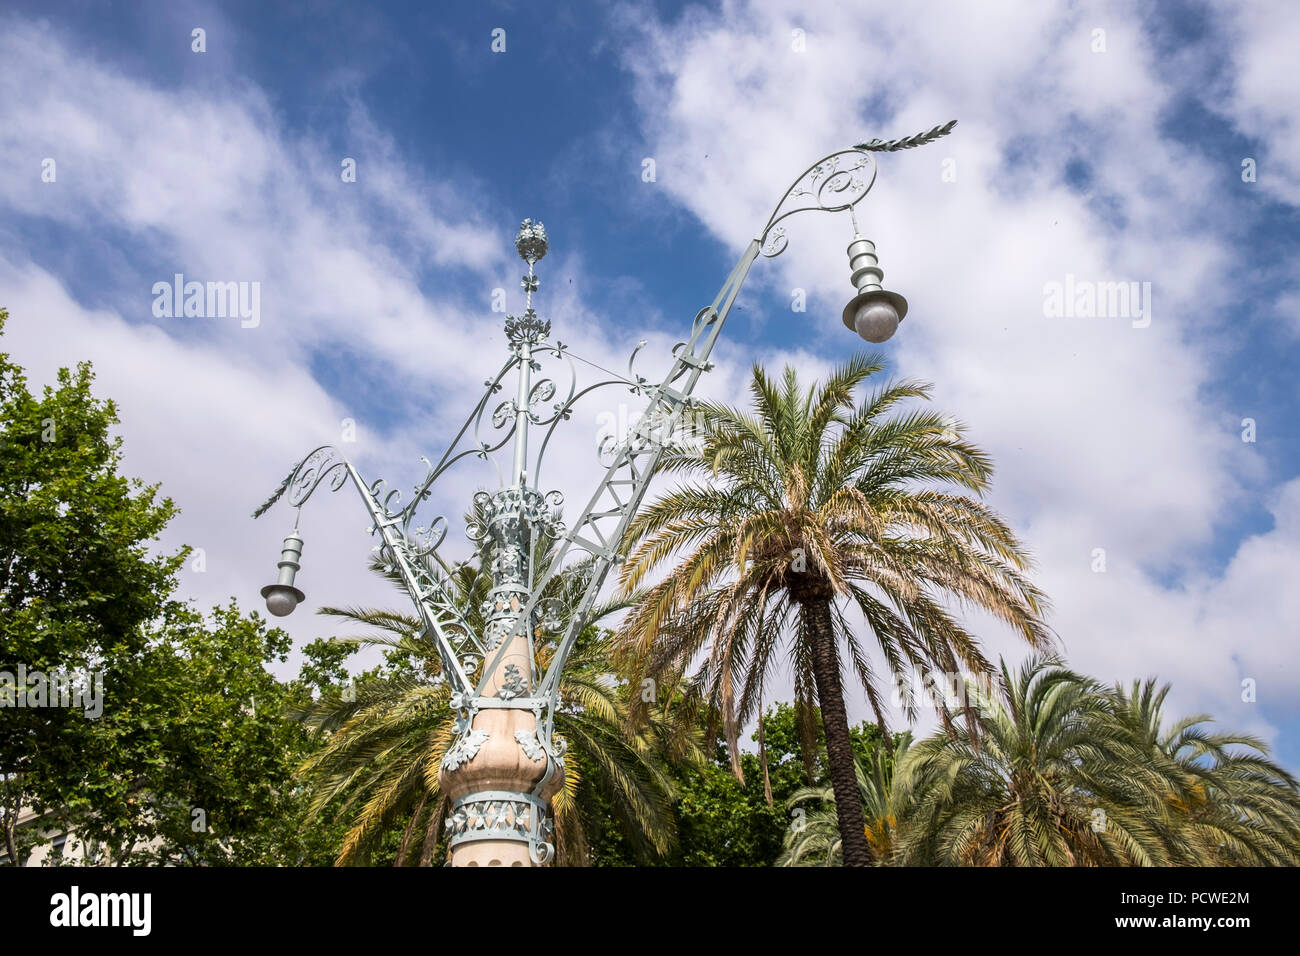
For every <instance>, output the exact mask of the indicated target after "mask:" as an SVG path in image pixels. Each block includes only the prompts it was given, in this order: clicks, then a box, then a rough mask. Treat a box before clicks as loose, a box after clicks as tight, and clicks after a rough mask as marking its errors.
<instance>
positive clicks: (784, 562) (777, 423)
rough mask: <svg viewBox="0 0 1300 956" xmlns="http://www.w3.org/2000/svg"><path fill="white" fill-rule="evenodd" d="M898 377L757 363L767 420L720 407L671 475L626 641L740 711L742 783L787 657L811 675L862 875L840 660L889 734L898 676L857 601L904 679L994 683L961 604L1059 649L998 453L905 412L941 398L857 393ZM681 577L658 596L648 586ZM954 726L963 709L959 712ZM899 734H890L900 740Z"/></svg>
mask: <svg viewBox="0 0 1300 956" xmlns="http://www.w3.org/2000/svg"><path fill="white" fill-rule="evenodd" d="M883 368H884V365H883V362H882V361H881V359H880V358H879V357H878V356H865V357H864V356H859V357H856V358H854V359H853V360H851V361H850V362H848V363H847V364H846V365H844V366H843V367H841V368H839V369H838V370H836V371H835V372H834V373H833V374H832V375H831V376H830V378H829V379H827V380H826V381H825V382H824V383H822V384H821V385H820V386H819V387H812V388H810V389H808V390H806V391H805V390H804V389H803V388H802V387H801V386H800V383H799V379H798V376H797V374H796V372H795V371H794V369H792V368H787V369H786V370H785V375H784V379H783V380H782V381H781V382H780V383H776V382H773V381H771V380H769V378H768V376H767V375H766V374H765V373H764V372H763V370H762V369H761V368H759V367H757V366H755V368H754V372H753V382H752V384H751V392H752V394H753V400H754V409H753V412H752V414H751V413H747V412H744V411H741V410H738V409H734V408H731V407H728V406H724V405H717V404H706V405H702V406H701V410H700V416H699V420H700V422H701V435H700V439H701V440H700V441H699V442H698V444H696V445H695V446H691V445H683V446H679V447H675V448H669V449H668V450H667V451H666V453H665V455H664V457H663V459H662V463H661V468H662V470H664V471H665V472H667V473H670V474H674V473H675V474H678V475H680V476H682V477H683V478H685V479H687V481H686V483H684V484H682V485H681V486H679V487H677V488H676V489H675V490H673V491H671V492H669V493H667V494H666V495H664V496H663V497H661V498H660V499H658V500H657V501H656V502H654V503H653V504H652V505H650V506H649V507H647V508H646V509H645V510H643V511H642V512H641V513H640V514H639V515H638V516H637V517H636V518H635V519H634V521H633V522H632V524H631V526H630V529H629V538H628V540H629V542H631V546H632V549H633V550H632V553H631V555H630V558H629V560H628V562H627V564H626V565H625V568H624V572H623V576H622V583H623V587H624V593H625V594H628V595H632V594H634V593H635V595H636V604H635V606H634V609H633V611H632V612H631V613H630V614H629V615H628V617H627V619H626V620H625V624H624V627H623V629H622V632H621V644H622V646H623V647H624V648H625V650H626V651H627V652H629V654H630V656H631V657H632V658H633V659H634V661H635V670H636V675H637V676H641V675H642V674H651V675H654V676H656V677H657V678H658V679H660V680H667V681H669V682H670V685H675V682H680V681H682V680H684V679H687V678H686V675H687V672H688V671H689V670H690V669H691V668H692V667H694V671H693V673H692V674H690V675H689V679H687V687H686V690H687V691H689V692H690V693H691V694H693V695H696V696H699V697H702V698H704V699H705V700H707V701H708V702H709V703H710V704H711V705H712V706H713V707H715V708H716V709H717V711H718V712H719V713H720V714H721V715H722V720H723V723H724V729H725V732H726V737H727V740H728V742H729V745H730V747H731V750H732V755H733V768H734V769H735V771H736V772H737V774H739V763H738V760H737V759H736V754H737V752H738V737H739V727H740V725H741V724H742V723H743V722H744V721H746V720H749V719H751V718H753V716H754V715H755V712H756V710H757V709H758V706H759V701H760V699H761V697H762V692H763V688H764V685H765V682H766V681H767V678H768V677H769V675H770V674H771V673H772V671H773V669H774V668H775V667H777V666H778V659H779V658H780V657H781V656H782V655H781V654H780V653H778V651H779V649H780V646H781V643H782V641H783V639H784V638H785V637H786V636H787V635H788V636H789V637H790V646H789V647H788V648H787V649H786V651H785V654H784V657H785V658H786V659H787V660H788V661H789V662H790V663H791V664H792V665H793V670H794V679H795V696H796V701H795V704H796V708H797V709H798V711H799V714H800V728H801V738H802V741H803V748H802V749H803V750H804V754H805V762H806V763H807V762H808V761H809V760H810V759H811V754H812V753H814V752H815V747H814V746H813V740H814V739H815V730H814V726H815V725H814V723H813V720H814V717H813V714H814V708H815V707H819V708H820V713H821V721H822V726H823V729H824V731H825V738H826V749H827V759H828V763H829V767H830V776H831V784H832V788H833V790H834V793H835V806H836V813H837V818H838V821H839V828H840V833H841V836H842V838H843V843H844V862H845V864H846V865H850V866H866V865H869V864H870V862H871V850H870V847H869V845H868V844H867V841H866V840H865V838H864V836H863V819H862V812H861V807H860V805H859V803H858V800H857V786H856V781H855V776H854V763H853V753H852V748H851V747H850V744H849V725H848V717H847V712H846V710H845V688H844V683H843V681H844V678H843V674H842V670H843V666H842V655H841V647H843V648H845V649H847V652H848V657H849V662H850V664H851V668H852V672H853V674H854V675H855V676H856V678H857V680H858V681H859V682H860V683H861V685H862V687H863V689H864V691H865V694H866V699H867V701H868V703H869V704H870V706H871V707H872V709H873V710H874V712H875V715H876V720H877V723H878V724H879V725H880V727H881V729H882V731H885V730H886V725H885V720H884V714H883V710H884V702H883V688H882V686H881V676H880V674H879V673H878V672H877V670H876V669H875V668H874V667H873V665H872V663H871V661H870V658H869V656H868V653H867V649H866V647H865V645H864V643H863V641H862V640H861V639H860V637H859V636H858V635H857V634H855V633H854V631H853V628H852V627H851V625H850V622H849V620H848V619H847V616H846V613H845V610H846V606H849V605H851V606H852V608H854V609H855V610H856V612H858V613H860V614H861V616H862V618H863V619H864V620H865V625H866V630H867V631H868V632H869V633H870V635H871V636H872V637H874V644H875V646H876V648H877V649H878V650H879V651H880V653H881V654H882V655H883V657H884V661H885V664H886V666H887V668H888V670H889V671H890V672H891V673H892V676H893V677H894V679H895V680H896V681H897V682H898V686H899V689H900V690H899V692H900V695H901V701H902V703H903V705H904V708H905V711H906V713H907V714H908V716H909V718H911V717H913V716H914V714H915V709H914V708H915V705H914V702H913V700H912V695H911V693H910V690H909V688H908V685H907V678H908V677H914V678H920V679H921V680H923V681H924V680H928V679H929V678H930V676H931V675H932V674H934V672H940V673H943V674H955V673H957V672H959V671H972V672H975V673H988V672H990V670H991V665H990V664H989V662H988V661H987V660H986V659H985V657H984V655H983V654H982V653H981V651H980V647H979V642H978V640H977V639H976V638H975V637H974V636H973V635H972V634H971V633H969V632H968V631H967V630H966V629H965V628H964V627H963V626H962V625H961V624H960V623H959V622H958V621H957V620H956V619H955V617H954V616H953V614H952V613H951V611H950V609H949V607H948V606H947V603H946V602H955V603H957V604H959V605H966V606H970V607H973V608H978V609H982V610H984V611H987V612H989V613H991V614H992V615H994V616H995V617H997V618H999V619H1001V620H1002V621H1005V622H1006V623H1008V624H1009V625H1011V626H1012V627H1013V628H1014V629H1015V630H1016V631H1017V632H1018V633H1019V634H1020V635H1021V636H1023V637H1024V639H1025V640H1026V641H1027V642H1028V643H1029V644H1030V645H1031V646H1033V647H1043V646H1046V645H1048V644H1049V643H1050V640H1051V638H1050V634H1049V632H1048V630H1047V629H1046V627H1045V626H1044V625H1043V624H1042V623H1041V615H1042V612H1043V610H1044V607H1045V604H1046V601H1045V599H1044V597H1043V595H1042V594H1041V593H1040V592H1039V591H1038V590H1037V589H1036V588H1035V587H1034V586H1033V585H1032V584H1031V583H1030V582H1029V581H1028V580H1027V579H1026V578H1025V577H1024V575H1023V573H1022V572H1024V571H1025V570H1026V568H1027V566H1028V563H1029V562H1028V558H1027V557H1026V555H1025V553H1024V551H1023V550H1022V548H1021V546H1020V544H1019V542H1018V541H1017V540H1016V537H1015V535H1014V534H1013V533H1012V531H1011V529H1010V528H1009V527H1008V526H1007V524H1006V523H1005V522H1004V521H1003V520H1002V519H1001V518H999V517H998V516H997V515H996V514H995V513H994V512H993V511H992V510H990V509H989V508H987V507H986V506H985V505H983V504H982V503H980V502H979V501H978V500H976V498H975V497H972V496H971V495H970V494H964V493H961V492H960V491H957V490H951V489H963V490H964V491H965V492H971V493H974V494H975V495H979V494H982V493H983V492H984V491H985V490H986V489H987V487H988V484H989V479H990V476H991V473H992V466H991V464H990V462H989V459H988V457H987V456H986V455H985V454H984V453H983V452H981V451H980V450H979V449H978V448H976V447H974V446H973V445H971V444H969V443H968V442H966V441H965V440H964V438H963V437H962V427H961V426H960V425H959V424H956V423H953V422H951V421H950V420H948V419H945V418H944V417H942V416H941V415H939V414H937V413H934V412H927V411H923V410H913V411H908V412H905V413H902V412H900V413H896V414H895V413H894V409H895V407H896V406H898V405H899V404H900V403H902V402H904V401H906V400H909V399H926V398H928V395H929V386H926V385H923V384H918V383H913V382H893V383H888V384H885V385H883V386H881V387H879V388H877V389H876V390H875V391H874V392H873V393H871V394H869V395H868V396H866V397H865V399H864V400H863V401H862V402H861V404H859V405H856V406H855V405H854V390H855V389H856V388H857V386H858V385H859V384H861V383H862V382H863V381H864V380H866V379H867V378H868V377H870V376H871V375H874V374H876V373H877V372H879V371H881V370H882V369H883ZM661 568H664V569H666V570H667V573H666V576H665V577H664V578H663V579H662V580H661V581H660V582H659V583H657V584H654V585H652V586H649V587H647V588H645V590H644V593H640V592H637V591H636V589H638V588H640V587H641V586H642V585H643V583H644V582H646V581H647V580H648V579H649V578H651V576H652V575H653V574H654V572H655V571H656V570H659V569H661ZM943 717H944V719H945V721H948V720H949V718H950V714H949V712H948V710H947V709H946V706H945V708H944V711H943ZM886 740H888V733H887V732H886Z"/></svg>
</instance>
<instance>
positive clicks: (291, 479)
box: [253, 445, 484, 693]
mask: <svg viewBox="0 0 1300 956" xmlns="http://www.w3.org/2000/svg"><path fill="white" fill-rule="evenodd" d="M327 477H328V478H329V486H330V490H331V491H338V490H339V489H340V488H341V487H343V485H344V483H345V482H346V481H347V480H349V479H351V481H352V484H353V486H354V487H355V488H356V490H357V494H359V495H360V496H361V501H362V504H364V505H365V507H366V511H367V512H369V514H370V519H371V522H372V526H371V529H370V530H371V533H372V534H378V535H379V536H380V538H381V540H382V541H383V544H382V545H381V546H380V547H379V549H378V550H379V553H380V558H381V559H382V560H383V561H385V562H387V563H389V564H391V565H392V566H393V567H395V568H397V570H398V573H399V574H400V575H401V578H402V583H403V585H404V586H405V588H406V591H407V594H409V595H410V597H411V601H412V603H414V604H415V607H416V611H417V612H418V613H419V615H420V622H421V624H422V625H423V626H424V630H423V632H422V636H424V637H427V638H428V639H430V640H432V641H433V642H434V645H435V646H436V647H437V649H438V656H439V658H440V659H441V660H442V668H443V673H444V674H445V675H446V677H447V681H448V683H449V684H450V685H451V688H452V690H453V691H454V692H461V693H463V692H465V691H467V690H469V689H470V686H471V685H470V680H469V678H468V677H467V676H466V674H465V670H464V668H463V666H462V658H464V657H466V656H467V655H475V656H479V655H482V654H483V653H484V650H483V646H482V643H481V641H480V639H479V637H478V635H477V634H475V633H474V630H473V628H472V627H470V624H469V622H468V621H467V620H466V619H465V615H464V613H463V612H462V610H461V609H460V608H459V607H458V606H457V605H456V603H455V602H454V601H453V600H452V599H451V596H450V595H449V594H448V593H447V591H446V589H445V588H444V587H443V585H442V582H441V581H439V580H438V576H437V574H436V573H434V571H433V569H432V568H430V567H429V566H428V565H427V564H426V563H425V560H424V558H425V555H427V554H429V553H433V552H434V549H435V548H436V544H435V545H434V546H433V547H429V548H427V549H425V550H420V549H418V548H416V547H415V546H413V545H412V543H411V541H410V539H409V538H408V536H407V534H406V526H407V525H408V524H409V522H410V512H409V510H408V509H406V508H404V509H401V510H400V511H393V510H391V509H390V508H389V507H388V503H389V502H390V501H393V500H394V498H395V497H398V496H400V492H398V491H397V490H393V491H390V492H389V493H388V494H387V495H385V496H384V498H383V499H382V500H381V499H380V497H379V493H380V489H381V488H382V487H383V482H382V481H377V482H375V483H374V484H373V485H368V484H366V482H365V481H364V480H363V479H362V477H361V475H360V473H359V472H358V471H357V470H356V468H355V467H353V465H352V463H351V462H350V461H348V460H347V458H346V457H345V456H344V455H343V454H342V453H341V452H340V451H339V450H338V449H337V448H334V447H333V446H331V445H322V446H321V447H320V448H317V449H315V450H314V451H312V452H311V453H310V454H308V455H307V456H306V457H305V458H304V459H303V460H302V461H300V462H299V463H298V464H297V465H296V466H295V467H294V469H293V471H291V472H289V475H288V477H286V478H285V480H284V481H283V483H281V485H280V487H279V489H277V490H276V492H275V493H274V494H273V495H271V497H270V498H268V499H267V500H266V501H265V502H264V503H263V504H262V506H261V507H259V508H258V509H257V511H255V512H254V513H253V517H254V518H257V517H260V516H261V515H262V514H264V513H265V512H266V511H267V509H269V508H270V507H271V506H272V505H273V504H275V502H276V501H278V500H279V499H280V498H281V497H282V496H283V495H285V494H286V493H287V494H288V496H289V503H290V504H291V505H293V506H294V507H297V508H301V507H302V505H303V504H304V503H305V502H306V501H307V499H308V498H310V497H311V496H312V493H313V492H314V491H315V490H316V489H317V488H318V487H319V486H320V485H321V483H322V482H324V481H325V480H326V478H327ZM416 501H417V502H418V501H419V497H418V496H417V498H416Z"/></svg>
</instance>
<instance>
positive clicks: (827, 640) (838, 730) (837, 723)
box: [804, 600, 871, 866]
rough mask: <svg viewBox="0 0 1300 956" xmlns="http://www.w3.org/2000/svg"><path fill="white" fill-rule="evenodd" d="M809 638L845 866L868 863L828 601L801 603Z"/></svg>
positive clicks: (868, 851) (837, 651)
mask: <svg viewBox="0 0 1300 956" xmlns="http://www.w3.org/2000/svg"><path fill="white" fill-rule="evenodd" d="M804 613H805V614H807V615H808V623H809V625H810V631H811V637H812V642H811V643H812V665H813V679H814V680H815V681H816V682H817V702H818V704H819V705H820V707H821V712H822V729H823V730H824V731H825V732H826V762H827V763H828V764H829V765H830V775H831V789H832V790H833V791H834V793H835V816H836V818H837V819H838V821H839V825H840V841H841V845H842V846H843V847H844V865H845V866H870V865H871V848H870V846H868V844H867V834H866V821H865V820H864V819H863V817H862V801H861V798H860V797H859V796H858V777H857V773H856V771H855V770H854V765H855V761H854V757H853V744H852V742H851V738H850V737H849V716H848V712H847V711H846V710H845V709H844V686H843V684H841V682H840V655H839V649H838V648H837V646H836V643H835V632H834V628H833V626H832V624H831V605H830V602H829V601H821V600H813V601H809V602H808V603H807V604H805V605H804Z"/></svg>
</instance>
